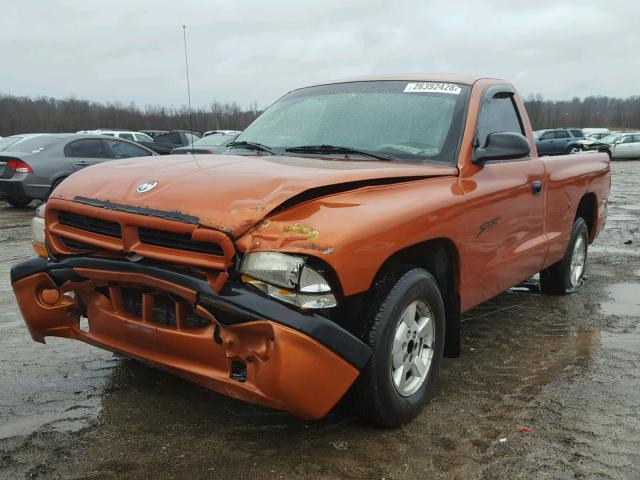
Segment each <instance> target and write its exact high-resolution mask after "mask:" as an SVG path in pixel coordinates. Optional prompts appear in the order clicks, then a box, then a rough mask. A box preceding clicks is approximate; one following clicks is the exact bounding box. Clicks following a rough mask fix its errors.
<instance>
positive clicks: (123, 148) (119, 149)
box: [105, 140, 150, 158]
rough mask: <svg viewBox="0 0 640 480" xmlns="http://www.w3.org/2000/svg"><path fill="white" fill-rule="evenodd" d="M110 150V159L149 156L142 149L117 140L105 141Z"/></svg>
mask: <svg viewBox="0 0 640 480" xmlns="http://www.w3.org/2000/svg"><path fill="white" fill-rule="evenodd" d="M105 141H106V142H107V145H108V146H109V148H110V149H111V153H112V155H111V158H131V157H146V156H148V155H150V153H149V152H147V151H146V150H145V149H144V148H140V147H138V146H137V145H133V144H131V143H127V142H119V141H118V140H105Z"/></svg>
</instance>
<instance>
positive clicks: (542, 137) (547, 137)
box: [540, 132, 556, 140]
mask: <svg viewBox="0 0 640 480" xmlns="http://www.w3.org/2000/svg"><path fill="white" fill-rule="evenodd" d="M554 138H556V132H546V133H543V134H542V135H540V140H553V139H554Z"/></svg>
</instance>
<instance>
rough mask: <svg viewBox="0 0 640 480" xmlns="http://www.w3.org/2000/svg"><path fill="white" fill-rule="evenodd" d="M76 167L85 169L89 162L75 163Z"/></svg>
mask: <svg viewBox="0 0 640 480" xmlns="http://www.w3.org/2000/svg"><path fill="white" fill-rule="evenodd" d="M76 165H78V166H80V167H86V166H87V165H89V162H76Z"/></svg>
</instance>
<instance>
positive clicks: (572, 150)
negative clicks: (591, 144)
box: [564, 145, 582, 155]
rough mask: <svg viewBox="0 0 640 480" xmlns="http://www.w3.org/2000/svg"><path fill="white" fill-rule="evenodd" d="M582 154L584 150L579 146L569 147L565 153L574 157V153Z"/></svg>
mask: <svg viewBox="0 0 640 480" xmlns="http://www.w3.org/2000/svg"><path fill="white" fill-rule="evenodd" d="M580 152H582V148H581V147H579V146H578V145H571V146H570V147H567V149H566V150H565V151H564V153H565V155H573V154H574V153H580Z"/></svg>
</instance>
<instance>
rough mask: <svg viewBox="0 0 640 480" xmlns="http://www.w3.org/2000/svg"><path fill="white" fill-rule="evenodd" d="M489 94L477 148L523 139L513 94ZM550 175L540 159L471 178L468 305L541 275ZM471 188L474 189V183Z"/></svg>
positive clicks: (494, 164)
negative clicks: (505, 138)
mask: <svg viewBox="0 0 640 480" xmlns="http://www.w3.org/2000/svg"><path fill="white" fill-rule="evenodd" d="M492 88H497V87H489V89H488V90H487V92H489V93H490V98H486V97H487V96H488V94H487V93H485V98H484V99H483V102H482V105H481V109H480V113H479V116H478V124H477V128H476V144H477V145H478V146H485V144H486V139H487V137H488V135H489V134H491V133H497V132H514V133H519V134H522V135H524V131H525V130H524V127H523V123H522V120H521V118H520V115H519V111H518V108H517V103H516V101H515V98H514V92H513V90H511V89H509V87H502V86H501V88H504V89H508V90H506V91H505V90H500V89H498V90H497V93H493V92H491V90H492ZM544 175H545V169H544V165H543V162H542V161H541V160H540V159H539V158H538V157H537V156H536V155H531V154H530V155H527V156H525V157H522V158H516V159H512V160H488V161H485V162H484V163H483V164H482V165H481V167H480V168H479V169H478V170H477V171H476V173H475V174H473V175H471V176H470V177H468V178H466V179H465V181H466V180H469V181H471V182H473V183H472V184H473V185H474V190H473V191H471V192H469V193H467V194H466V195H467V198H466V200H465V202H466V204H467V209H466V210H465V214H464V216H465V218H464V222H463V224H464V225H465V227H464V234H463V239H462V240H463V241H462V244H461V247H460V248H461V256H462V257H463V259H462V262H463V263H465V264H466V267H465V268H464V269H463V270H462V277H461V281H462V282H461V283H462V284H461V289H463V290H464V295H463V298H465V300H464V303H465V304H466V305H477V304H478V303H480V302H483V301H485V300H487V299H489V298H492V297H494V296H496V295H498V294H499V293H501V292H503V291H505V290H506V289H507V288H509V287H511V286H513V285H516V284H517V283H519V282H521V281H523V280H525V279H526V278H528V277H529V276H531V275H533V274H534V273H536V272H538V271H540V268H541V267H542V262H543V259H544V254H545V249H546V243H545V236H544V228H545V225H544V219H545V188H546V186H545V185H544V183H543V182H544ZM469 184H470V185H471V183H469Z"/></svg>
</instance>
